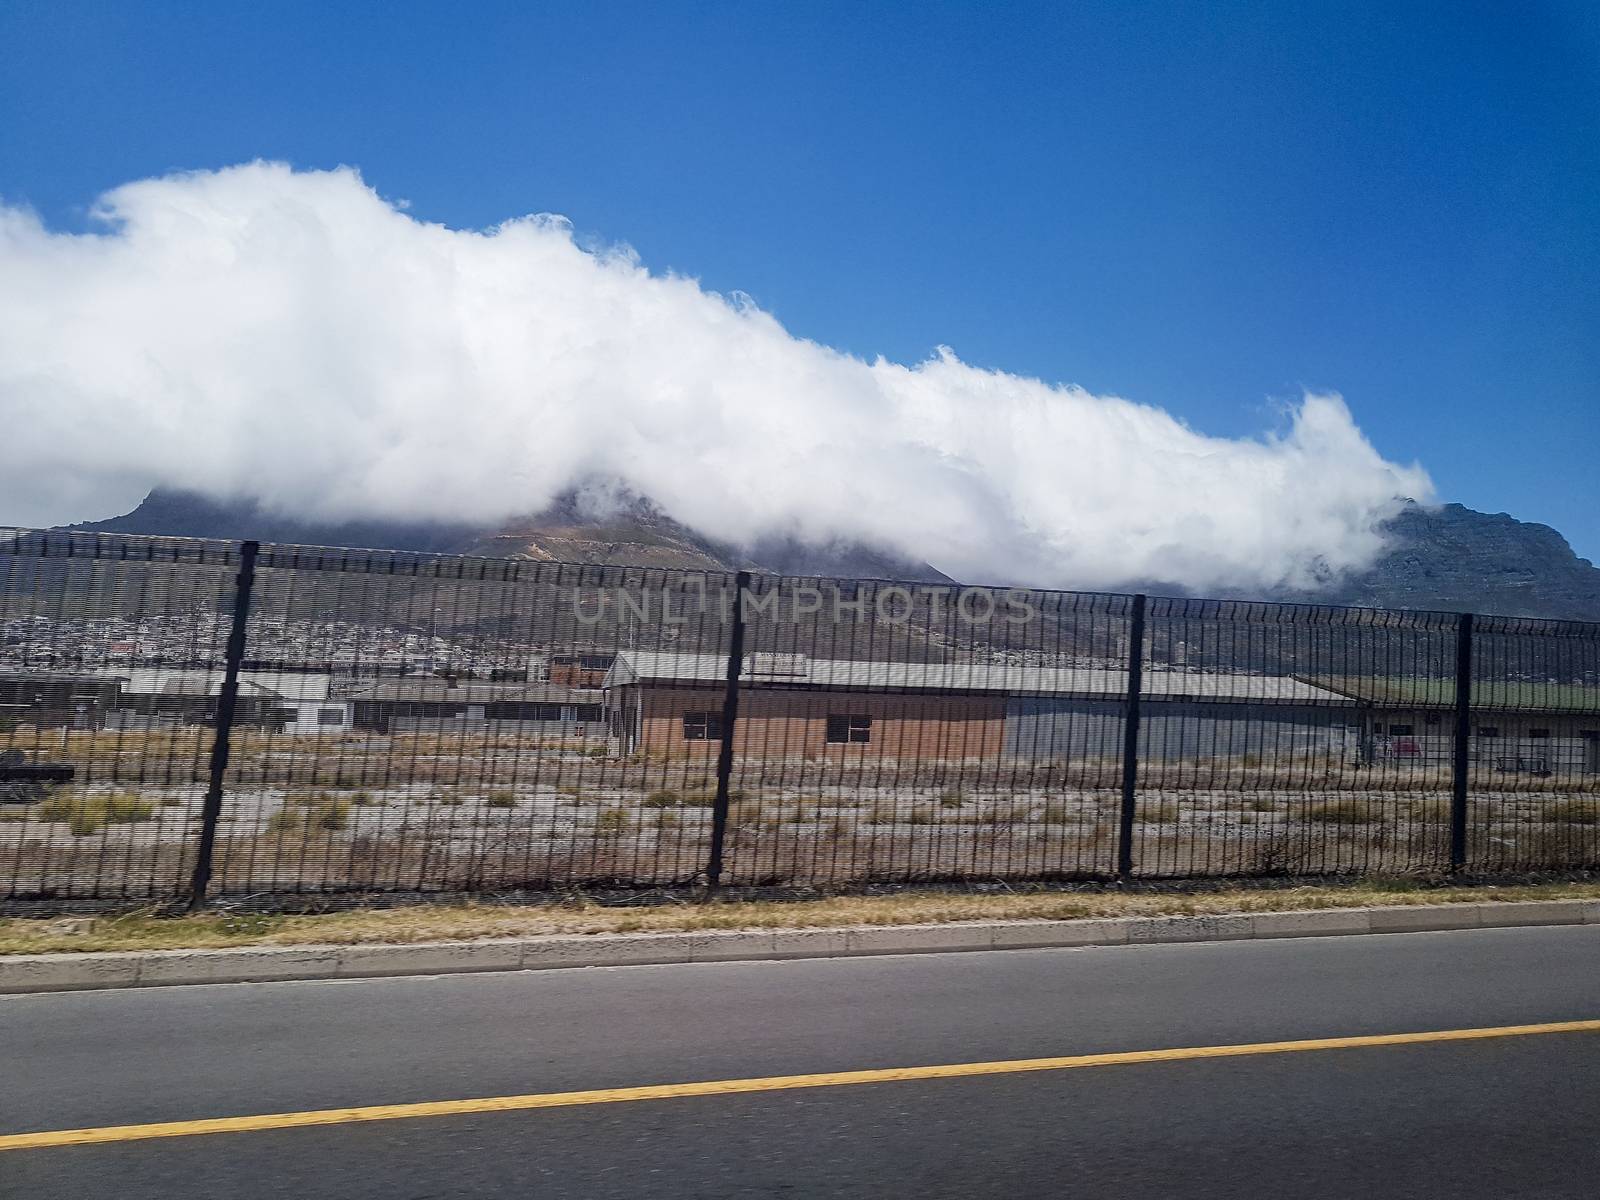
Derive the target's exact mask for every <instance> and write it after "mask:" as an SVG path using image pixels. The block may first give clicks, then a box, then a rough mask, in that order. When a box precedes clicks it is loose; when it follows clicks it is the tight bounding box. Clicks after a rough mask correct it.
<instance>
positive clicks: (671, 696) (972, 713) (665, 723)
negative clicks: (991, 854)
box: [630, 687, 1006, 759]
mask: <svg viewBox="0 0 1600 1200" xmlns="http://www.w3.org/2000/svg"><path fill="white" fill-rule="evenodd" d="M630 690H631V689H630ZM642 696H643V707H644V711H643V718H642V721H641V726H642V733H643V740H642V743H641V748H642V749H643V750H645V751H646V752H648V753H651V754H657V755H665V756H668V757H680V756H681V757H698V756H702V755H704V756H712V757H714V756H715V755H716V752H717V742H715V741H706V742H700V741H686V740H685V739H684V736H683V714H684V713H686V712H710V713H720V712H721V711H722V689H721V688H687V687H686V688H645V689H642ZM1005 707H1006V706H1005V698H1004V697H1001V696H961V695H927V696H915V695H904V696H902V695H885V694H881V693H867V692H808V691H801V690H797V689H784V688H747V689H745V690H743V691H741V692H740V694H739V723H738V726H737V729H736V733H735V737H734V750H735V752H736V753H737V754H739V755H740V756H742V757H759V758H808V757H809V758H824V757H847V758H854V757H883V758H920V759H976V758H998V757H1000V752H1001V747H1002V745H1003V744H1004V740H1005ZM829 715H839V716H869V717H871V718H872V740H871V741H870V742H866V743H859V742H856V743H845V744H840V743H830V742H829V741H828V740H827V719H828V717H829Z"/></svg>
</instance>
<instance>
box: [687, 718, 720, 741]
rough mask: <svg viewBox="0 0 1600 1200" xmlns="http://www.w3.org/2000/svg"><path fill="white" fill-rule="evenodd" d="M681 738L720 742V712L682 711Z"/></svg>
mask: <svg viewBox="0 0 1600 1200" xmlns="http://www.w3.org/2000/svg"><path fill="white" fill-rule="evenodd" d="M683 740H684V741H686V742H720V741H721V740H722V714H721V713H713V712H687V713H684V714H683Z"/></svg>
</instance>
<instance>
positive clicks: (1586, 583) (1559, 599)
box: [1295, 504, 1600, 621]
mask: <svg viewBox="0 0 1600 1200" xmlns="http://www.w3.org/2000/svg"><path fill="white" fill-rule="evenodd" d="M1385 532H1386V533H1387V534H1388V537H1389V541H1390V545H1389V549H1388V550H1387V551H1386V552H1385V553H1384V555H1383V556H1382V557H1381V558H1379V559H1378V561H1377V562H1375V563H1374V564H1373V565H1372V566H1371V567H1370V568H1368V569H1367V570H1365V571H1362V572H1359V573H1355V574H1351V575H1347V576H1345V577H1343V578H1342V579H1337V580H1334V581H1332V582H1331V583H1330V584H1328V585H1327V586H1326V587H1324V588H1322V589H1319V590H1318V591H1317V592H1315V593H1309V594H1305V595H1302V596H1298V597H1295V598H1296V599H1313V600H1317V601H1319V602H1321V603H1325V604H1352V605H1358V606H1361V607H1368V608H1428V609H1443V610H1447V611H1451V612H1480V613H1502V614H1504V615H1506V616H1513V617H1555V618H1563V619H1569V620H1579V621H1600V567H1596V566H1595V565H1594V564H1593V563H1592V562H1590V561H1589V560H1588V559H1586V558H1579V557H1578V556H1577V555H1576V554H1575V553H1573V550H1572V547H1571V546H1570V545H1568V544H1567V539H1566V538H1564V537H1562V536H1561V535H1560V534H1559V533H1557V532H1556V531H1555V530H1554V529H1551V528H1550V526H1548V525H1538V524H1535V523H1533V522H1530V521H1519V520H1517V519H1516V518H1515V517H1512V516H1510V515H1508V514H1506V513H1481V512H1476V511H1474V510H1473V509H1470V508H1467V507H1465V506H1463V505H1460V504H1446V505H1443V506H1441V507H1439V508H1424V507H1423V506H1421V505H1419V504H1408V505H1407V506H1406V507H1405V508H1404V509H1403V510H1401V512H1400V513H1399V515H1398V516H1396V517H1395V518H1394V519H1393V520H1391V521H1390V522H1389V523H1388V525H1387V526H1386V528H1385Z"/></svg>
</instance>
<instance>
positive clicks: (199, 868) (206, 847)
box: [189, 542, 261, 911]
mask: <svg viewBox="0 0 1600 1200" xmlns="http://www.w3.org/2000/svg"><path fill="white" fill-rule="evenodd" d="M260 549H261V544H260V543H259V542H245V543H244V544H243V545H241V546H240V547H239V574H238V576H237V577H236V578H235V579H234V586H233V628H232V629H231V630H230V631H229V633H228V648H227V661H226V665H225V667H224V668H223V676H222V692H221V694H220V695H219V696H218V697H217V719H216V733H215V735H214V736H213V738H212V740H211V782H210V786H208V787H207V788H206V802H205V807H204V808H203V809H202V810H201V814H200V849H199V851H198V853H197V854H196V855H195V860H194V881H193V883H192V884H191V885H190V889H189V909H190V911H193V910H195V909H198V908H203V907H205V902H206V888H207V886H209V884H210V883H211V855H212V852H213V851H214V850H215V848H216V844H217V821H218V819H219V818H220V817H221V816H222V777H223V775H224V774H226V772H227V770H228V740H229V738H230V736H231V735H232V733H233V715H234V710H235V708H236V707H237V705H238V700H239V664H240V663H242V662H243V661H244V636H245V626H246V624H247V623H248V622H249V619H250V592H251V590H252V589H253V588H254V587H255V582H256V552H257V551H259V550H260Z"/></svg>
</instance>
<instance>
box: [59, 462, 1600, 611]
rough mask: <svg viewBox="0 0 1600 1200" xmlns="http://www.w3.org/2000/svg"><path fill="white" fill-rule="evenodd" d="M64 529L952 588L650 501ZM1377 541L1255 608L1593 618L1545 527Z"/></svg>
mask: <svg viewBox="0 0 1600 1200" xmlns="http://www.w3.org/2000/svg"><path fill="white" fill-rule="evenodd" d="M73 528H75V529H83V530H90V531H94V530H99V531H103V532H106V533H141V534H166V535H173V536H182V537H208V538H226V539H235V540H237V539H242V538H246V537H251V538H256V539H258V540H260V541H276V542H294V543H299V544H303V545H316V546H362V547H373V548H381V549H393V550H415V551H422V552H425V553H435V554H480V555H488V556H492V557H516V558H530V559H536V560H541V561H547V562H574V563H595V564H606V565H613V566H640V567H679V568H685V569H689V570H709V571H726V570H735V569H738V568H750V569H754V570H761V571H767V572H770V573H773V574H781V575H818V576H837V577H841V578H872V579H903V580H914V581H920V582H929V583H947V582H951V581H950V580H949V578H948V577H947V576H945V575H943V574H941V573H940V572H938V571H937V570H935V569H934V568H933V567H930V566H928V565H927V564H926V563H915V562H910V561H907V560H904V559H901V558H897V557H896V556H894V555H893V554H890V553H886V552H882V551H877V550H873V549H872V548H870V547H864V546H860V545H855V544H850V543H837V544H834V545H829V546H808V545H805V544H803V543H801V542H798V541H794V540H792V539H771V540H768V541H765V542H762V543H759V544H757V545H756V546H754V547H752V548H751V549H750V550H748V551H740V550H738V549H735V548H733V547H730V546H727V545H724V544H722V543H719V542H716V541H713V540H712V539H710V538H707V537H704V536H702V535H701V534H698V533H696V532H695V531H694V530H692V529H689V528H688V527H687V526H685V525H683V524H681V523H680V522H678V521H675V520H673V518H671V517H670V516H668V515H667V514H665V513H663V512H662V511H661V510H660V509H659V508H657V507H656V506H655V505H654V504H652V503H651V502H650V501H648V500H645V499H641V498H638V497H622V498H608V499H606V500H604V501H600V502H597V501H596V500H594V499H593V498H592V497H589V496H587V495H584V494H579V493H570V494H568V495H565V496H563V497H561V498H560V499H558V500H557V501H556V502H555V503H554V504H552V505H550V506H549V507H548V508H546V509H545V510H544V511H543V512H540V513H535V514H532V515H530V516H526V517H522V518H519V519H516V520H513V521H508V522H506V523H505V524H504V525H502V526H501V527H499V528H498V529H493V530H484V529H482V528H480V527H476V526H469V525H446V524H426V523H417V522H380V521H359V522H345V523H318V522H308V521H301V520H296V519H293V518H287V517H283V516H280V515H277V514H274V513H272V512H270V511H267V510H264V509H262V508H261V507H260V506H259V505H258V504H255V503H254V502H250V501H218V500H212V499H209V498H207V497H204V496H200V495H196V494H194V493H189V492H177V491H169V490H160V489H158V490H156V491H153V492H151V493H150V495H148V496H147V497H145V499H144V501H143V503H141V504H140V505H139V506H138V507H137V508H136V509H134V510H133V511H132V512H130V513H127V514H125V515H123V516H120V517H112V518H110V519H109V520H105V521H91V522H87V523H85V524H82V525H77V526H73ZM1385 532H1386V533H1387V535H1388V537H1389V549H1388V550H1387V551H1386V552H1385V553H1384V555H1383V556H1382V557H1381V558H1379V559H1378V561H1377V562H1376V563H1374V564H1373V565H1372V566H1371V567H1370V568H1368V569H1367V570H1365V571H1361V572H1358V573H1354V574H1350V575H1347V576H1344V577H1342V578H1337V579H1334V580H1331V581H1330V582H1329V583H1328V584H1326V585H1325V586H1323V587H1321V588H1318V589H1316V590H1314V591H1303V592H1293V593H1289V592H1285V593H1281V594H1279V595H1277V596H1272V597H1260V596H1257V597H1254V598H1257V599H1280V600H1289V601H1306V602H1316V603H1323V604H1350V605H1358V606H1361V607H1371V608H1422V609H1443V610H1448V611H1458V612H1460V611H1472V612H1480V613H1503V614H1505V615H1508V616H1526V617H1555V618H1564V619H1572V620H1590V621H1594V620H1600V568H1596V567H1595V566H1594V564H1593V563H1591V562H1589V560H1588V559H1584V558H1579V557H1578V556H1577V555H1576V554H1574V553H1573V550H1572V547H1571V546H1569V545H1568V544H1567V541H1566V539H1565V538H1563V537H1562V536H1561V535H1560V534H1559V533H1557V532H1556V531H1555V530H1554V529H1551V528H1550V527H1549V526H1548V525H1537V524H1533V523H1531V522H1527V521H1519V520H1517V519H1516V518H1515V517H1511V516H1508V515H1507V514H1505V513H1492V514H1491V513H1481V512H1475V511H1474V510H1472V509H1470V508H1466V507H1464V506H1462V505H1460V504H1446V505H1443V506H1441V507H1438V508H1426V507H1423V506H1422V505H1418V504H1408V505H1407V506H1406V508H1404V509H1403V510H1402V511H1401V512H1400V513H1399V515H1397V516H1396V517H1395V518H1394V519H1393V520H1391V521H1390V522H1389V523H1388V525H1387V526H1386V529H1385ZM1157 590H1161V591H1169V592H1170V590H1171V589H1157Z"/></svg>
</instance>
